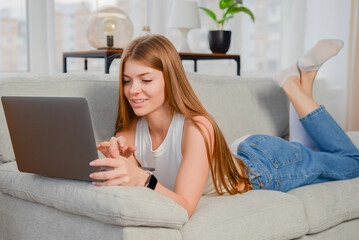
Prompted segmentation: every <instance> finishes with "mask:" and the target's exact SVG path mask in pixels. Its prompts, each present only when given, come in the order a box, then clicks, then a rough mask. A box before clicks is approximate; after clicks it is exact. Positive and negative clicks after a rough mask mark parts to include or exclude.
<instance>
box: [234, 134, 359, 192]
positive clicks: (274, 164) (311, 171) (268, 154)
mask: <svg viewBox="0 0 359 240" xmlns="http://www.w3.org/2000/svg"><path fill="white" fill-rule="evenodd" d="M237 157H239V158H241V159H242V160H243V161H244V163H245V164H247V166H248V168H249V169H251V170H252V171H253V173H254V174H255V175H257V176H258V179H257V178H255V177H254V174H252V173H248V172H247V173H248V176H249V178H250V180H251V181H252V182H254V183H259V182H261V183H262V184H263V185H264V189H268V190H278V191H282V192H287V191H289V190H291V189H293V188H296V187H300V186H303V185H308V184H314V183H321V182H328V181H334V180H344V179H350V178H354V177H358V176H359V155H358V154H357V155H352V156H347V155H342V154H341V152H336V153H328V152H317V151H313V150H311V149H309V148H307V147H305V146H303V145H301V144H300V143H297V142H287V141H285V140H283V139H281V138H278V137H272V136H266V135H253V136H251V137H250V138H248V139H247V140H246V141H244V142H242V143H241V144H240V145H239V147H238V152H237ZM253 188H254V189H260V188H261V187H259V186H257V185H253Z"/></svg>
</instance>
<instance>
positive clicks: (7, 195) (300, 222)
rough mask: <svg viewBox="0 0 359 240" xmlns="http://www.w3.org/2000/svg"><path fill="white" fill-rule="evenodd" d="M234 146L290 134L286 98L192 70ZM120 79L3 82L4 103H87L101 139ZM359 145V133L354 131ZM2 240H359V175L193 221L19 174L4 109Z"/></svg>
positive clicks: (257, 195)
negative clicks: (35, 98) (33, 98)
mask: <svg viewBox="0 0 359 240" xmlns="http://www.w3.org/2000/svg"><path fill="white" fill-rule="evenodd" d="M188 76H189V79H190V81H191V84H192V86H193V88H194V89H195V91H196V93H197V94H198V96H199V98H200V100H201V101H202V102H203V104H204V105H205V107H206V108H207V110H208V111H209V112H210V113H211V114H212V115H213V116H214V118H215V119H216V120H217V122H218V124H219V125H220V127H221V129H222V130H223V133H224V135H225V137H226V139H227V140H228V142H231V141H232V140H234V139H235V138H237V137H240V136H243V135H245V134H253V133H263V134H271V135H276V136H280V137H283V138H286V137H287V136H288V100H287V98H286V96H285V94H284V93H283V91H282V90H281V89H280V88H279V87H277V86H276V85H275V84H274V83H273V82H272V81H270V80H269V79H246V78H240V77H220V76H206V75H201V74H196V73H188ZM117 89H118V82H117V76H116V74H114V75H103V74H88V73H83V74H59V75H54V76H50V77H45V76H28V75H22V76H21V75H19V76H13V77H0V96H3V95H41V96H84V97H86V98H87V100H88V102H89V107H90V112H91V115H92V120H93V127H94V130H95V136H96V141H97V142H100V141H103V140H106V139H109V138H110V136H111V135H112V133H113V132H114V121H115V115H116V106H117V96H118V93H117ZM350 137H351V138H352V139H353V140H354V142H355V144H356V145H357V146H358V145H359V134H358V133H357V132H354V133H350ZM0 160H1V163H2V164H0V239H4V240H10V239H14V240H21V239H27V240H29V239H46V240H47V239H55V240H56V239H86V240H88V239H358V238H359V178H357V179H352V180H347V181H338V182H332V183H324V184H317V185H312V186H305V187H301V188H298V189H294V190H292V191H290V192H288V193H282V192H275V191H268V190H256V191H250V192H248V193H245V194H242V195H234V196H229V195H225V196H215V195H210V196H203V197H202V198H201V200H200V202H199V204H198V206H197V209H196V210H195V212H194V214H193V215H192V217H191V219H188V217H187V213H186V211H185V210H184V209H183V208H182V207H180V206H179V205H177V204H176V203H175V202H174V201H172V200H170V199H168V198H166V197H164V196H163V195H161V194H159V193H157V192H154V191H152V190H149V189H146V188H144V187H95V186H93V185H91V184H90V183H88V182H82V181H76V180H66V179H59V178H49V177H43V176H38V175H34V174H28V173H21V172H19V171H18V170H17V167H16V162H15V161H14V160H15V159H14V155H13V152H12V147H11V142H10V138H9V133H8V130H7V126H6V122H5V119H4V114H3V110H2V107H0Z"/></svg>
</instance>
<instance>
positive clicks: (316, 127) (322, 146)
mask: <svg viewBox="0 0 359 240" xmlns="http://www.w3.org/2000/svg"><path fill="white" fill-rule="evenodd" d="M300 121H301V123H302V125H303V127H304V129H305V130H306V132H307V133H308V135H309V136H310V137H311V139H312V140H313V142H314V143H315V144H316V146H317V147H318V149H319V151H320V152H330V153H339V154H341V155H346V156H355V155H358V154H359V152H358V149H357V148H356V147H355V145H354V144H353V143H352V141H351V140H350V138H349V137H348V136H347V135H346V133H345V132H344V131H343V129H342V128H341V127H340V126H339V125H338V124H337V123H336V122H335V120H334V119H333V118H332V116H331V115H330V114H329V113H328V112H327V111H326V110H325V108H324V106H320V107H319V108H317V109H316V110H314V111H313V112H311V113H309V114H308V115H306V116H304V117H302V118H300Z"/></svg>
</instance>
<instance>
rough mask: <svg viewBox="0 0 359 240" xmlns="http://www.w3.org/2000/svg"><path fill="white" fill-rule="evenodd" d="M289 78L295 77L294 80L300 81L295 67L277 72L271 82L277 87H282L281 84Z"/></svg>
mask: <svg viewBox="0 0 359 240" xmlns="http://www.w3.org/2000/svg"><path fill="white" fill-rule="evenodd" d="M291 77H295V78H296V79H298V81H299V79H300V72H299V69H298V67H297V65H294V66H292V67H289V68H286V69H284V70H282V71H280V72H278V73H277V74H276V75H275V76H274V78H273V80H274V81H275V82H276V83H277V84H278V86H279V87H283V84H284V83H285V82H286V81H287V80H288V79H289V78H291Z"/></svg>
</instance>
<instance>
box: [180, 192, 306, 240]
mask: <svg viewBox="0 0 359 240" xmlns="http://www.w3.org/2000/svg"><path fill="white" fill-rule="evenodd" d="M181 232H182V236H183V239H186V240H188V239H207V240H209V239H241V240H245V239H251V240H252V239H293V238H299V237H302V236H304V235H305V234H306V233H307V232H308V226H307V223H306V218H305V214H304V209H303V204H302V202H301V201H299V200H298V199H297V198H296V197H294V196H291V195H289V194H286V193H282V192H275V191H269V190H254V191H249V192H247V193H245V194H238V195H232V196H228V195H227V196H215V197H213V196H205V197H202V198H201V200H200V202H199V204H198V206H197V209H196V210H195V212H194V214H193V215H192V217H191V220H190V221H189V222H188V223H186V224H185V225H184V227H183V228H182V229H181Z"/></svg>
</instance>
